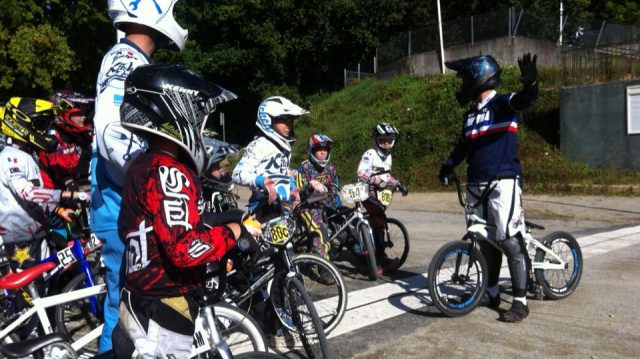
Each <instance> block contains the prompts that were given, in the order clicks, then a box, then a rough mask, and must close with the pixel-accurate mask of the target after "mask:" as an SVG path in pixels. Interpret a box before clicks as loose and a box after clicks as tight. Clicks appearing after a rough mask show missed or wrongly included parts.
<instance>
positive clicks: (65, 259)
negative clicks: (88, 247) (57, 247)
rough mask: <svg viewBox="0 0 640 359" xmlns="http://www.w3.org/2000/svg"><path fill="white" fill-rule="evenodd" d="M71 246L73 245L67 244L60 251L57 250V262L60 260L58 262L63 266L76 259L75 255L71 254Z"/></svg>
mask: <svg viewBox="0 0 640 359" xmlns="http://www.w3.org/2000/svg"><path fill="white" fill-rule="evenodd" d="M71 247H73V246H69V247H67V248H65V249H63V250H61V251H58V253H57V254H56V255H57V256H58V262H60V264H61V265H63V266H65V267H66V266H68V265H69V264H71V263H73V262H75V261H76V257H74V256H73V252H72V251H71Z"/></svg>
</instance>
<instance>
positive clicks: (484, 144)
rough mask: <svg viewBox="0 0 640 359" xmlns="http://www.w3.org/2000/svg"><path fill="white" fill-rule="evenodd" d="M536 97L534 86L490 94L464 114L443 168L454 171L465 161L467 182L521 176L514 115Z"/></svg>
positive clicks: (536, 88)
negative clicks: (458, 132) (460, 128)
mask: <svg viewBox="0 0 640 359" xmlns="http://www.w3.org/2000/svg"><path fill="white" fill-rule="evenodd" d="M537 94H538V87H537V85H535V86H532V87H530V88H525V89H523V90H522V91H521V92H518V93H517V94H513V93H511V94H498V93H496V92H495V91H492V92H491V94H490V95H489V96H487V97H486V98H485V99H484V100H483V101H482V102H480V103H478V104H477V105H476V106H475V107H473V108H471V109H469V111H467V112H466V113H465V114H464V116H463V123H462V131H461V134H460V138H459V140H458V143H457V145H456V147H455V148H454V149H453V151H452V152H451V155H450V156H449V158H448V159H447V161H446V162H445V164H447V165H449V166H451V167H452V168H453V167H455V166H457V165H458V164H459V163H460V162H462V160H464V159H465V158H466V159H467V163H468V165H469V166H468V167H467V180H468V181H469V182H488V181H491V180H494V179H496V178H500V177H515V176H520V175H521V174H522V169H521V166H520V160H519V159H518V156H517V153H516V147H517V143H518V135H517V132H518V117H517V112H518V111H522V110H524V109H526V108H527V107H529V106H531V105H532V104H533V103H534V102H535V100H536V98H537Z"/></svg>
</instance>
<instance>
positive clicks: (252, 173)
mask: <svg viewBox="0 0 640 359" xmlns="http://www.w3.org/2000/svg"><path fill="white" fill-rule="evenodd" d="M308 113H309V112H308V111H307V110H305V109H303V108H301V107H300V106H298V105H296V104H294V103H293V102H291V101H289V100H288V99H286V98H284V97H280V96H273V97H269V98H267V99H265V100H264V101H262V103H261V104H260V106H259V107H258V119H257V120H256V126H258V129H260V132H261V136H258V137H257V138H256V139H254V140H253V141H251V143H249V145H248V146H247V148H246V149H245V152H244V155H243V156H242V158H241V159H240V162H238V164H237V165H236V167H235V168H234V170H233V174H232V178H233V181H234V182H235V183H237V184H240V185H243V186H249V187H250V188H251V190H252V193H251V198H249V205H248V206H249V212H251V213H255V214H256V218H257V219H258V221H261V222H263V221H265V220H267V219H270V218H273V217H276V216H278V215H280V208H277V207H275V206H274V205H273V202H274V201H275V200H276V198H279V199H280V200H281V201H282V202H283V203H285V204H286V203H288V202H291V201H292V200H293V196H295V191H293V189H295V181H293V180H292V178H291V177H292V175H291V168H290V161H291V145H292V144H293V143H294V142H295V140H296V139H295V135H294V132H293V121H294V120H295V119H296V118H298V117H300V116H304V115H306V114H308Z"/></svg>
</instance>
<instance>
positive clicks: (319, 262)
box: [281, 254, 347, 334]
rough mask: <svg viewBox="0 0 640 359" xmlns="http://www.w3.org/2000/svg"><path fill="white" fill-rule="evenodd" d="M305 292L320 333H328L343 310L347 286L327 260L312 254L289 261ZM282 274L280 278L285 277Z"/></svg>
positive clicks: (338, 320) (338, 272)
mask: <svg viewBox="0 0 640 359" xmlns="http://www.w3.org/2000/svg"><path fill="white" fill-rule="evenodd" d="M293 263H294V264H295V265H296V267H297V269H298V272H299V273H300V279H301V280H302V282H303V284H304V287H305V289H306V290H307V292H308V293H309V296H310V297H311V300H312V301H313V305H314V306H315V307H316V310H317V312H318V316H319V317H320V320H321V321H322V326H323V327H324V332H325V333H326V334H328V333H329V332H331V331H332V330H333V329H335V327H336V326H337V325H338V323H340V321H341V320H342V317H343V316H344V313H345V312H346V311H347V287H346V284H345V282H344V278H342V274H340V271H339V270H338V268H336V266H335V265H333V263H331V262H330V261H328V260H326V259H324V258H321V257H318V256H316V255H312V254H299V255H297V256H295V257H294V258H293ZM285 274H286V273H284V272H283V273H282V274H281V275H285Z"/></svg>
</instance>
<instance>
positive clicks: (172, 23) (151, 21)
mask: <svg viewBox="0 0 640 359" xmlns="http://www.w3.org/2000/svg"><path fill="white" fill-rule="evenodd" d="M178 1H179V0H109V16H110V17H111V19H112V20H113V25H114V26H115V27H116V29H118V30H122V28H121V27H122V25H124V24H127V23H132V24H140V25H144V26H148V27H150V28H152V29H154V30H156V31H158V32H159V33H161V34H162V35H164V36H165V37H166V38H167V39H168V40H169V41H170V44H169V45H170V46H175V48H176V49H177V50H179V51H182V50H184V43H185V41H187V35H188V34H189V31H187V30H185V29H183V28H182V27H181V26H180V25H178V23H177V22H176V20H175V19H174V18H173V7H174V6H175V4H176V3H177V2H178Z"/></svg>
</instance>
